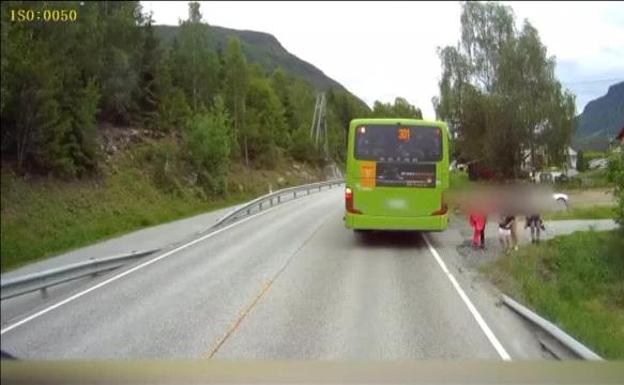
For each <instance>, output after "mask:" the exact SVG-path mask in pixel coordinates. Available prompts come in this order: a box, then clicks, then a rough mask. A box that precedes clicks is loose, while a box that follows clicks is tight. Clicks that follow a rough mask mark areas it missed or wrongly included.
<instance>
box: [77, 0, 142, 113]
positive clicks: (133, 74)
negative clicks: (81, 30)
mask: <svg viewBox="0 0 624 385" xmlns="http://www.w3.org/2000/svg"><path fill="white" fill-rule="evenodd" d="M85 5H86V4H85ZM95 5H96V6H98V7H99V18H98V21H97V24H96V28H95V30H93V31H89V32H88V33H91V34H96V36H97V34H101V35H100V36H102V38H101V39H100V40H99V44H100V46H99V49H97V50H96V51H95V52H93V53H92V54H94V55H96V57H97V55H98V53H99V60H101V63H102V64H101V66H100V68H99V70H100V74H99V81H100V84H101V90H100V91H101V94H102V99H101V105H100V107H101V109H100V114H101V117H102V118H103V119H105V120H109V121H112V122H114V123H117V124H128V123H130V120H131V113H132V111H133V110H135V109H136V107H135V106H134V105H133V102H134V100H135V98H134V95H136V93H137V87H138V81H139V70H138V67H139V66H138V62H139V60H140V53H141V43H142V41H141V40H142V36H141V30H140V29H139V28H138V26H139V25H140V24H141V23H142V22H143V15H142V13H141V5H140V3H139V2H138V1H103V2H98V3H95ZM81 16H82V15H81ZM85 33H86V32H85ZM72 43H75V42H72Z"/></svg>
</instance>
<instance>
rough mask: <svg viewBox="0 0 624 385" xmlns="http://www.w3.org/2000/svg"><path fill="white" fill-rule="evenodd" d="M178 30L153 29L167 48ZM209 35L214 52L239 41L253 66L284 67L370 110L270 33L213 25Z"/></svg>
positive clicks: (172, 27) (177, 28) (271, 68)
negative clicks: (233, 41)
mask: <svg viewBox="0 0 624 385" xmlns="http://www.w3.org/2000/svg"><path fill="white" fill-rule="evenodd" d="M178 30H179V26H175V25H154V31H155V33H156V35H157V36H158V37H159V38H160V39H161V40H162V41H163V42H164V43H166V44H170V43H171V42H172V41H173V38H174V37H175V36H176V35H177V33H178ZM209 35H210V38H209V44H210V47H211V48H212V49H214V50H217V49H221V50H223V51H225V48H226V47H227V42H228V38H230V37H238V38H239V39H240V41H241V45H242V49H243V52H244V53H245V56H246V57H247V60H248V61H249V62H250V63H258V64H260V65H261V66H262V67H264V68H265V69H267V70H269V71H272V70H274V69H276V68H278V67H281V68H282V69H283V70H284V71H286V72H287V73H289V74H290V75H293V76H297V77H301V78H304V79H305V80H307V81H309V82H310V83H311V84H312V85H313V86H314V88H315V89H317V90H318V91H327V90H329V89H330V88H336V89H338V90H342V91H346V92H348V93H349V94H351V95H352V96H353V97H355V98H356V99H357V100H359V101H360V102H361V103H362V104H363V105H366V106H367V108H369V107H368V105H367V104H366V103H365V102H364V101H363V100H362V99H360V98H359V97H358V96H357V95H355V94H353V92H351V91H349V90H348V89H347V88H346V87H345V86H343V85H342V84H340V83H339V82H338V81H336V80H334V79H332V78H331V77H329V76H327V75H326V74H325V73H324V72H323V71H322V70H321V69H319V68H318V67H316V66H315V65H313V64H311V63H309V62H307V61H305V60H303V59H301V58H299V57H297V56H296V55H294V54H292V53H290V52H289V51H288V50H287V49H286V48H284V46H283V45H282V44H281V43H280V41H279V39H278V38H277V37H275V36H274V35H272V34H270V33H267V32H261V31H252V30H247V29H233V28H227V27H221V26H216V25H210V33H209Z"/></svg>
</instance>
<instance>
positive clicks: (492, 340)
mask: <svg viewBox="0 0 624 385" xmlns="http://www.w3.org/2000/svg"><path fill="white" fill-rule="evenodd" d="M423 238H424V239H425V242H427V246H428V247H429V251H431V254H433V256H434V257H435V260H436V261H437V262H438V265H440V267H441V268H442V271H444V273H445V274H446V276H447V277H448V279H449V280H450V281H451V283H452V284H453V287H454V288H455V290H456V291H457V293H459V296H460V297H461V299H462V300H463V301H464V303H465V304H466V306H467V307H468V310H470V313H471V314H472V316H473V317H474V319H475V320H476V321H477V323H478V324H479V327H480V328H481V330H482V331H483V333H484V334H485V336H486V337H487V339H488V340H489V341H490V343H491V344H492V345H493V346H494V349H496V352H497V353H498V355H499V356H500V357H501V358H502V359H503V361H511V356H510V355H509V353H507V351H506V350H505V348H504V347H503V345H502V344H501V343H500V341H498V338H496V336H495V335H494V333H493V332H492V329H490V327H489V326H488V325H487V324H486V323H485V320H484V319H483V317H481V314H479V312H478V311H477V308H475V306H474V305H473V304H472V302H471V301H470V298H468V296H467V295H466V293H465V292H464V290H463V289H462V288H461V286H459V283H458V282H457V280H456V279H455V277H454V276H453V274H451V272H450V271H449V269H448V268H447V267H446V264H445V263H444V261H443V260H442V258H441V257H440V254H438V252H437V250H436V249H434V248H433V246H432V245H431V242H429V239H428V237H427V235H425V234H423Z"/></svg>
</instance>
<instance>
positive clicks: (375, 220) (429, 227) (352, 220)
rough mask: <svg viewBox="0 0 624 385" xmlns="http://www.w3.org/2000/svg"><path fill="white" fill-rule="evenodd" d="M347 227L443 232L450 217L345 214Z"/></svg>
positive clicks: (445, 215)
mask: <svg viewBox="0 0 624 385" xmlns="http://www.w3.org/2000/svg"><path fill="white" fill-rule="evenodd" d="M345 226H346V227H347V228H348V229H356V230H360V229H361V230H425V231H442V230H446V228H447V226H448V215H447V214H444V215H435V216H428V217H389V216H378V215H364V214H351V213H346V214H345Z"/></svg>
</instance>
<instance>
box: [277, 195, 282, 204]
mask: <svg viewBox="0 0 624 385" xmlns="http://www.w3.org/2000/svg"><path fill="white" fill-rule="evenodd" d="M280 202H281V200H280V195H278V196H277V203H280Z"/></svg>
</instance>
